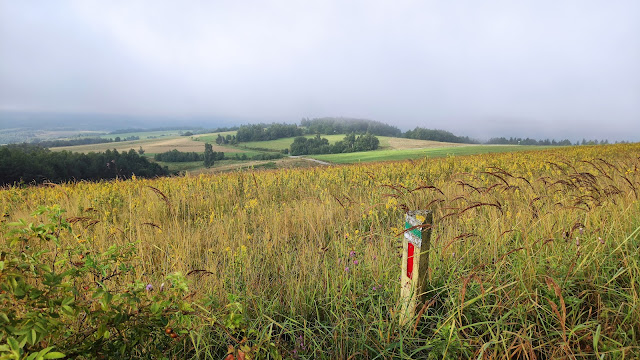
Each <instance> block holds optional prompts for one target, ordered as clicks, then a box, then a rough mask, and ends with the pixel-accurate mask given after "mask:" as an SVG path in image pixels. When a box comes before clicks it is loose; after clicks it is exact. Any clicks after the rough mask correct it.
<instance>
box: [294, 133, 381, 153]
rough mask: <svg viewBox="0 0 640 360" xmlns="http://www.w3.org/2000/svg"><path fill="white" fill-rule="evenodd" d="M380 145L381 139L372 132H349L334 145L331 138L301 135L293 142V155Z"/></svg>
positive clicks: (358, 149) (362, 148) (357, 149)
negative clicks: (360, 133) (330, 141)
mask: <svg viewBox="0 0 640 360" xmlns="http://www.w3.org/2000/svg"><path fill="white" fill-rule="evenodd" d="M379 145H380V140H378V138H377V137H375V136H373V135H371V134H365V135H358V136H357V137H356V135H355V134H353V133H352V134H348V135H347V136H345V137H344V139H343V140H341V141H338V142H336V143H335V144H333V145H330V144H329V140H327V139H326V138H322V137H320V135H319V134H318V135H316V137H315V138H309V139H308V138H306V137H304V136H299V137H297V138H295V139H294V140H293V144H291V151H290V153H291V155H309V154H340V153H349V152H357V151H370V150H375V149H377V148H378V146H379Z"/></svg>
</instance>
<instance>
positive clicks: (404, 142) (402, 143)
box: [388, 137, 468, 150]
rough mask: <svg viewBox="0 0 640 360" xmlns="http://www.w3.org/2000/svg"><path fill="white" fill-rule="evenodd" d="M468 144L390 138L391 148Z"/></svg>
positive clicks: (389, 147)
mask: <svg viewBox="0 0 640 360" xmlns="http://www.w3.org/2000/svg"><path fill="white" fill-rule="evenodd" d="M466 145H468V144H458V143H449V142H440V141H431V140H416V139H403V138H395V137H394V138H388V149H389V150H402V149H423V148H435V147H453V146H466Z"/></svg>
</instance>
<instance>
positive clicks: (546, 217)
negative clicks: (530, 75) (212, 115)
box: [0, 144, 640, 359]
mask: <svg viewBox="0 0 640 360" xmlns="http://www.w3.org/2000/svg"><path fill="white" fill-rule="evenodd" d="M639 165H640V145H639V144H631V145H610V146H595V147H571V148H562V149H553V150H545V151H537V152H520V153H505V154H484V155H476V156H468V157H448V158H444V159H422V160H418V161H404V162H395V163H376V164H368V165H350V166H338V167H330V168H313V169H300V170H295V169H288V170H278V171H260V172H241V173H229V174H220V175H200V176H198V177H176V178H171V179H158V180H139V179H138V180H131V181H114V182H102V183H97V184H92V183H83V182H81V183H75V184H66V185H61V186H49V187H47V186H43V187H29V188H8V189H4V190H2V191H0V210H1V211H3V213H5V214H6V217H5V219H7V220H8V221H12V220H13V219H17V218H21V217H27V216H28V214H29V213H30V212H31V211H32V210H33V209H34V208H35V207H36V206H37V205H48V204H60V205H61V206H62V207H63V208H65V209H67V211H68V213H67V214H68V216H69V217H70V218H74V219H75V218H77V219H79V220H76V221H75V222H74V229H75V231H76V233H77V234H80V238H79V239H74V240H73V241H78V240H79V241H87V243H90V244H91V246H92V247H94V248H95V249H96V251H98V250H102V249H105V248H107V247H108V246H110V245H112V244H126V243H128V242H136V243H137V247H138V254H139V264H138V265H137V266H139V267H140V268H141V269H142V270H143V273H144V274H145V279H144V280H145V281H148V282H150V283H153V282H154V281H155V279H157V278H159V277H160V276H161V275H164V274H167V273H170V272H174V271H181V272H183V273H185V274H188V277H189V278H190V279H191V281H192V289H193V290H195V294H193V296H194V298H198V299H201V301H202V304H203V308H202V310H203V311H206V313H207V314H208V316H209V318H210V319H217V320H216V321H214V323H215V324H218V325H214V326H212V325H211V322H210V321H209V322H207V321H202V322H198V321H192V322H189V323H187V322H185V323H184V324H175V325H176V326H177V327H182V328H184V329H188V330H190V332H189V336H188V337H185V338H184V339H183V340H182V341H183V342H182V347H181V348H180V349H179V350H177V351H178V352H177V353H176V354H173V355H171V356H174V357H182V358H189V357H192V358H212V359H217V358H221V357H223V356H224V355H225V354H226V353H227V350H228V346H229V345H231V346H233V347H234V348H236V349H237V348H238V347H241V346H245V349H248V351H250V352H251V353H252V354H253V355H255V356H257V357H273V358H277V355H276V354H279V355H281V356H283V357H285V358H310V359H313V358H330V359H335V358H344V359H346V358H354V359H355V358H379V359H388V358H401V359H409V358H438V359H441V358H470V357H474V358H487V359H493V358H522V359H546V358H585V357H587V358H599V357H601V356H603V357H604V358H634V357H638V356H640V349H639V348H638V345H637V344H638V342H639V341H640V340H639V339H638V336H639V334H638V329H640V307H639V305H640V301H639V297H638V291H639V289H638V287H639V280H638V279H640V265H639V257H638V248H639V246H640V234H639V233H640V203H639V202H638V199H639V194H638V193H639V192H640V171H639V170H638V166H639ZM423 208H429V209H431V210H433V212H434V228H433V233H432V251H431V254H430V269H429V279H430V283H429V287H428V289H426V292H427V294H426V295H427V296H426V297H427V299H429V300H428V301H427V302H426V304H421V305H420V306H419V307H418V309H419V313H418V315H417V316H416V318H415V319H413V321H411V323H410V325H409V326H406V327H401V326H399V325H398V319H397V309H398V307H399V302H398V297H399V280H398V277H399V274H400V257H399V256H400V251H401V243H400V240H401V232H402V222H403V219H402V215H403V213H404V211H406V210H408V209H423ZM235 315H239V316H237V317H234V316H235ZM222 319H227V320H229V319H232V320H234V321H233V322H229V321H227V322H226V323H225V322H224V321H222ZM222 323H225V324H226V325H225V326H220V324H222ZM230 324H231V325H230ZM158 331H163V329H158Z"/></svg>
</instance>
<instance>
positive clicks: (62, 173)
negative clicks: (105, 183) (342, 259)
mask: <svg viewBox="0 0 640 360" xmlns="http://www.w3.org/2000/svg"><path fill="white" fill-rule="evenodd" d="M134 174H135V175H136V176H138V177H155V176H161V175H167V174H168V171H167V170H166V168H162V167H161V166H160V165H158V164H155V163H152V162H150V161H149V160H148V159H147V158H145V157H142V156H140V155H139V154H138V153H137V152H136V151H135V150H130V151H128V152H118V151H116V150H107V151H106V152H104V153H89V154H80V153H72V152H69V151H60V152H53V151H50V150H49V149H46V148H43V147H41V146H38V145H31V144H17V145H6V146H1V147H0V185H12V184H18V183H37V184H39V183H43V182H47V181H49V182H54V183H61V182H67V181H79V180H92V181H98V180H102V179H115V178H116V177H120V178H129V177H131V176H132V175H134Z"/></svg>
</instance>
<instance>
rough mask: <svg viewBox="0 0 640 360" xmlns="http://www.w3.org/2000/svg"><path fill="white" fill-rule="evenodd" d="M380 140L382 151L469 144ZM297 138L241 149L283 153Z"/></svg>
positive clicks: (247, 144) (256, 143)
mask: <svg viewBox="0 0 640 360" xmlns="http://www.w3.org/2000/svg"><path fill="white" fill-rule="evenodd" d="M314 136H315V135H306V136H305V137H306V138H312V137H314ZM344 136H345V135H344V134H339V135H321V137H323V138H325V139H327V140H329V143H330V144H334V143H335V142H337V141H340V140H342V139H344ZM377 138H378V139H379V140H380V148H381V149H417V148H429V147H442V146H446V147H454V146H466V145H467V144H454V143H445V142H438V141H429V140H414V139H403V138H397V137H388V136H377ZM294 139H295V138H293V137H289V138H283V139H277V140H269V141H251V142H243V143H240V144H239V145H238V146H239V147H243V146H244V147H248V148H260V149H270V150H277V151H281V150H284V149H288V148H289V147H290V146H291V144H292V143H293V140H294Z"/></svg>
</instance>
